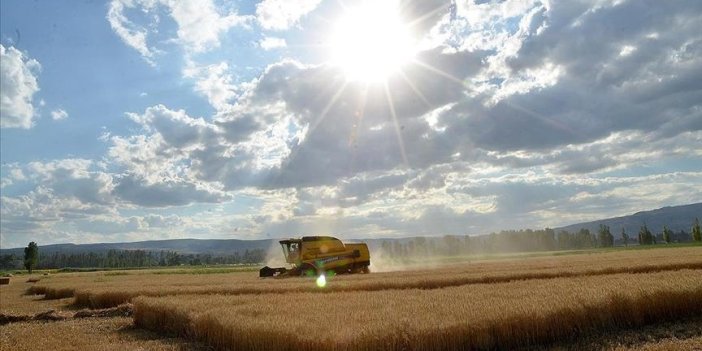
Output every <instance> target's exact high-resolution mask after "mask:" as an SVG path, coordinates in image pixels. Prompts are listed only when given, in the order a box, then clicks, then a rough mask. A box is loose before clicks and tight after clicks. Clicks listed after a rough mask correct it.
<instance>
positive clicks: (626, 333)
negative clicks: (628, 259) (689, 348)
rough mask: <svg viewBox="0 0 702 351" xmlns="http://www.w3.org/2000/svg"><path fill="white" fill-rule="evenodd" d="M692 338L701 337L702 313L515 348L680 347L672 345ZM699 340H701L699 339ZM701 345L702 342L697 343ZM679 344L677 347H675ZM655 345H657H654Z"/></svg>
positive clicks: (565, 350) (561, 350)
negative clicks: (572, 338)
mask: <svg viewBox="0 0 702 351" xmlns="http://www.w3.org/2000/svg"><path fill="white" fill-rule="evenodd" d="M693 338H702V316H699V317H692V318H686V319H681V320H679V321H675V322H664V323H657V324H652V325H647V326H644V327H640V328H638V329H618V330H612V331H610V332H608V333H605V334H593V335H590V336H588V337H583V338H580V339H576V340H574V341H571V342H567V343H566V342H563V343H553V344H546V345H540V346H534V347H526V348H521V349H519V350H520V351H576V350H577V351H580V350H583V351H599V350H613V349H617V350H620V349H622V350H628V349H631V350H638V349H641V348H644V347H653V346H656V345H657V344H659V343H660V344H666V343H673V345H671V346H670V347H672V348H665V347H664V348H663V349H666V350H669V349H684V347H682V346H676V344H675V342H682V341H684V340H690V339H693ZM700 342H702V341H700ZM698 346H699V348H700V349H702V344H700V345H698ZM678 347H680V348H678ZM656 349H657V348H656Z"/></svg>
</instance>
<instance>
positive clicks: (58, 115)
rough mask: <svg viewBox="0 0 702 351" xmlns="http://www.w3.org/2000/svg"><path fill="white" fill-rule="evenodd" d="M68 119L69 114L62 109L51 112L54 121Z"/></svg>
mask: <svg viewBox="0 0 702 351" xmlns="http://www.w3.org/2000/svg"><path fill="white" fill-rule="evenodd" d="M66 118H68V112H66V110H64V109H62V108H59V109H56V110H53V111H51V119H53V120H54V121H59V120H62V119H66Z"/></svg>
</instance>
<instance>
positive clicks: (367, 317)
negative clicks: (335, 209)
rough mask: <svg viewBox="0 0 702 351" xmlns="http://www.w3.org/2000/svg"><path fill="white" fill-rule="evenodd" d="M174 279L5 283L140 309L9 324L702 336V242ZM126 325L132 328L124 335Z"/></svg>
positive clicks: (220, 342)
mask: <svg viewBox="0 0 702 351" xmlns="http://www.w3.org/2000/svg"><path fill="white" fill-rule="evenodd" d="M172 273H174V274H164V271H159V270H152V271H148V270H147V271H111V272H87V273H63V274H55V275H49V276H45V277H42V278H43V279H42V280H41V281H39V282H38V283H35V284H29V283H24V282H13V283H12V284H11V285H10V286H3V287H2V288H1V289H3V290H2V294H1V295H0V306H1V309H0V312H2V313H8V314H27V313H36V312H40V311H45V310H46V309H48V308H55V309H59V310H64V311H75V310H78V309H81V308H91V309H97V308H114V307H116V306H119V305H122V304H125V303H129V304H130V305H129V306H133V312H134V313H133V316H132V317H131V318H130V319H128V318H124V317H120V318H117V319H116V318H108V319H100V318H93V319H91V320H90V321H84V320H66V321H60V322H22V323H12V324H8V325H5V326H1V327H0V338H1V340H0V341H2V344H3V345H5V344H7V343H6V341H9V340H15V341H16V339H17V334H18V333H20V331H19V327H18V326H20V325H24V324H27V325H28V327H30V326H31V328H34V329H42V330H46V331H48V332H50V333H51V330H53V329H56V330H57V331H58V330H63V331H66V330H68V333H69V334H70V330H74V331H75V330H76V328H71V327H69V325H71V324H76V325H80V323H83V324H85V323H97V324H100V325H104V328H105V330H106V333H105V335H103V337H104V338H107V339H109V338H126V339H125V340H124V342H127V343H130V342H136V343H139V342H140V341H139V340H135V339H134V338H135V337H134V335H135V333H136V334H138V333H142V334H143V335H149V337H144V338H143V339H144V340H142V341H143V342H144V344H145V346H143V347H144V348H146V349H171V348H172V347H174V343H176V344H178V345H181V346H182V347H186V346H184V345H187V347H189V348H197V347H200V346H198V345H200V344H197V343H201V344H204V345H209V346H211V347H214V348H216V349H232V348H233V349H261V350H263V349H271V348H275V349H300V350H305V349H306V350H323V349H339V350H346V349H348V350H357V349H367V350H371V349H455V348H463V349H494V348H499V349H506V348H514V347H518V346H520V347H521V346H528V345H531V346H538V345H555V344H554V343H556V344H558V343H565V344H566V345H567V344H577V343H578V342H580V343H582V342H583V340H589V339H590V338H593V336H597V335H611V332H612V331H616V330H621V331H622V333H625V332H628V333H632V332H635V331H636V330H639V329H640V328H656V326H657V325H665V323H683V325H684V326H683V327H682V328H683V329H686V330H690V333H691V334H690V333H688V334H685V336H684V338H683V339H670V338H669V334H665V335H662V336H661V337H660V338H658V339H656V340H648V341H646V342H645V343H643V344H641V343H640V342H639V343H638V344H637V341H630V342H627V343H631V344H633V345H635V346H636V347H645V348H647V349H657V348H658V347H660V348H661V349H666V348H670V347H672V348H676V347H677V348H691V347H697V345H699V344H700V342H701V341H702V339H701V338H702V330H699V328H698V329H695V328H690V327H689V326H688V325H686V324H685V323H687V322H686V321H687V320H690V318H692V319H693V321H694V320H695V318H699V316H701V315H702V298H700V296H702V274H700V273H702V247H699V246H697V247H694V246H693V247H680V248H669V249H665V248H660V249H652V250H610V251H591V252H586V253H575V254H569V255H560V256H537V257H520V258H514V257H512V258H506V259H486V260H482V259H481V260H477V259H472V260H470V261H467V260H466V261H464V262H461V263H452V264H446V265H441V266H437V267H431V268H425V269H417V268H412V269H408V270H402V271H393V272H381V273H372V274H367V275H363V274H362V275H340V276H330V277H328V279H327V285H326V286H325V287H323V288H319V287H317V286H316V285H315V284H314V280H313V279H309V278H290V279H260V278H258V277H257V274H256V273H255V272H251V271H246V270H244V271H235V272H227V271H222V270H219V271H217V270H213V271H212V273H213V274H207V272H206V270H203V271H200V272H197V273H198V274H182V273H187V272H185V271H175V270H174V271H172ZM175 273H180V274H175ZM214 273H217V274H214ZM25 291H26V293H27V294H26V295H21V294H22V293H23V292H25ZM127 320H128V322H127ZM693 324H694V323H693ZM110 328H112V329H110ZM125 328H126V329H129V330H132V332H131V333H116V332H114V330H115V329H120V330H121V329H125ZM674 329H675V328H674ZM678 329H679V328H678ZM109 330H112V331H109ZM641 330H644V329H641ZM654 330H655V329H654ZM695 330H697V332H695ZM142 334H139V335H142ZM652 334H655V333H652ZM173 337H176V339H173ZM130 338H131V339H130ZM159 338H165V339H163V340H162V339H159ZM107 339H106V340H107ZM632 339H634V340H638V339H636V338H632ZM164 340H166V341H164ZM174 340H176V341H174ZM177 340H179V341H177ZM56 343H61V340H56ZM613 343H614V344H616V345H618V346H617V347H619V348H620V349H625V348H626V344H624V345H621V344H619V341H613ZM13 344H14V343H13ZM19 345H22V344H21V343H20V344H19ZM130 345H131V344H130ZM671 345H672V346H671ZM602 346H603V345H598V346H597V347H596V348H601V347H602ZM610 346H612V347H613V345H609V346H607V345H605V347H610ZM86 347H87V346H86ZM92 348H95V347H92Z"/></svg>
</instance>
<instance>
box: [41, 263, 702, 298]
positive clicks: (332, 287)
mask: <svg viewBox="0 0 702 351" xmlns="http://www.w3.org/2000/svg"><path fill="white" fill-rule="evenodd" d="M681 269H702V262H698V263H679V264H663V265H641V266H633V267H619V268H601V269H593V270H580V271H577V270H576V271H562V270H554V269H549V270H541V271H536V272H517V273H511V272H510V273H507V272H501V273H497V274H491V273H482V274H475V273H474V274H462V275H455V276H452V275H445V274H437V273H439V272H438V271H437V272H434V274H432V275H431V276H410V277H405V276H403V275H402V274H397V275H396V276H393V277H390V276H387V275H378V276H376V277H375V279H366V280H362V281H358V280H350V279H339V280H336V279H330V281H329V283H328V285H327V287H326V288H325V289H319V288H317V287H316V286H315V285H314V284H312V282H311V281H310V279H305V278H303V279H287V280H285V281H282V280H266V281H265V282H266V284H261V283H262V282H264V281H259V282H258V284H256V282H254V283H253V284H251V283H250V284H242V283H233V284H228V285H203V286H151V287H149V286H141V287H135V286H124V287H99V288H92V289H86V288H84V289H80V290H75V291H73V292H71V294H72V295H74V297H75V301H74V303H75V305H77V306H81V307H89V308H109V307H114V306H117V305H120V304H122V303H127V302H129V301H131V300H132V299H133V298H135V297H137V296H168V295H186V294H222V295H245V294H272V293H275V294H287V293H296V292H310V293H331V292H343V291H378V290H402V289H440V288H446V287H454V286H462V285H470V284H497V283H505V282H510V281H515V280H531V279H555V278H566V277H583V276H599V275H609V274H618V273H650V272H663V271H675V270H681ZM339 278H342V277H339ZM271 282H273V283H275V284H271ZM68 290H71V289H67V288H45V293H46V296H47V298H49V296H59V297H65V296H66V294H67V291H68Z"/></svg>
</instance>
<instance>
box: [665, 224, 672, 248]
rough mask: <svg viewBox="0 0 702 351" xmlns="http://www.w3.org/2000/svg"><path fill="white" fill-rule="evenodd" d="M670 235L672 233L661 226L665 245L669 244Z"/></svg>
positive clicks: (666, 227)
mask: <svg viewBox="0 0 702 351" xmlns="http://www.w3.org/2000/svg"><path fill="white" fill-rule="evenodd" d="M672 235H673V231H672V230H670V229H668V226H666V225H664V226H663V241H665V243H666V244H670V242H671V236H672Z"/></svg>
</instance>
